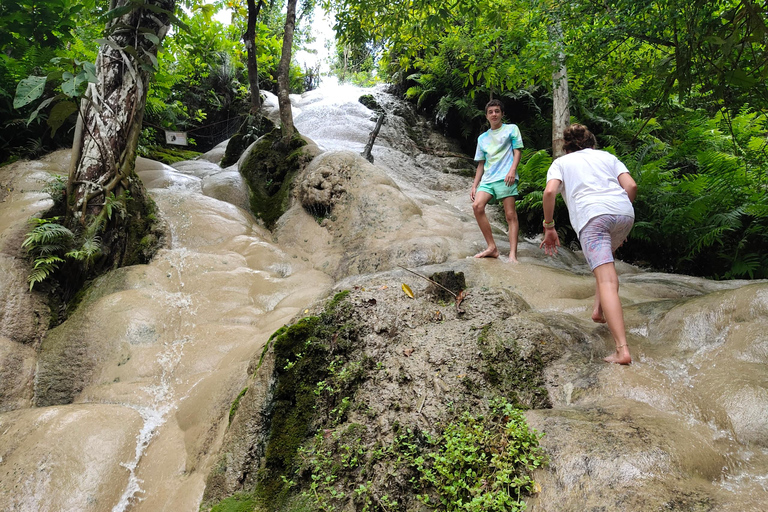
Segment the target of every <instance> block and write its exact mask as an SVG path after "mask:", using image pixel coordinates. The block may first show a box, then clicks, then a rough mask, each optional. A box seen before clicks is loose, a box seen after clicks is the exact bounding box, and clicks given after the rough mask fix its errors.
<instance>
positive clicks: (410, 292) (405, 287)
mask: <svg viewBox="0 0 768 512" xmlns="http://www.w3.org/2000/svg"><path fill="white" fill-rule="evenodd" d="M402 288H403V291H404V292H405V294H406V295H407V296H409V297H410V298H413V290H411V287H410V286H408V285H407V284H405V283H403V286H402Z"/></svg>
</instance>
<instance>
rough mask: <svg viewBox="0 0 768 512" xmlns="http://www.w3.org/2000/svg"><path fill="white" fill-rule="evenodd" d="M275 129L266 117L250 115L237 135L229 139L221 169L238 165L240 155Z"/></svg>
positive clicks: (273, 124)
mask: <svg viewBox="0 0 768 512" xmlns="http://www.w3.org/2000/svg"><path fill="white" fill-rule="evenodd" d="M274 129H275V123H273V122H272V121H270V120H269V119H268V118H266V117H264V116H254V115H249V116H247V117H246V119H245V121H243V124H241V125H240V128H239V129H238V130H237V133H236V134H234V135H233V136H232V138H231V139H229V143H227V149H226V150H225V151H224V157H223V158H222V159H221V163H220V164H219V165H221V167H229V166H230V165H233V164H235V163H237V161H238V160H239V159H240V155H242V154H243V151H245V150H246V149H247V148H248V146H250V145H251V144H252V143H254V142H256V140H258V138H259V137H261V136H262V135H265V134H267V133H270V132H271V131H272V130H274Z"/></svg>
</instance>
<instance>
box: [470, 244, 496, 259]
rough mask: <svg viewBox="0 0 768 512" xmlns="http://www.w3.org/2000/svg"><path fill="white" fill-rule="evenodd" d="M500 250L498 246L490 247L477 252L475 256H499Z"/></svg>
mask: <svg viewBox="0 0 768 512" xmlns="http://www.w3.org/2000/svg"><path fill="white" fill-rule="evenodd" d="M498 257H499V250H498V249H497V248H496V247H489V248H487V249H486V250H484V251H483V252H479V253H477V254H475V258H498Z"/></svg>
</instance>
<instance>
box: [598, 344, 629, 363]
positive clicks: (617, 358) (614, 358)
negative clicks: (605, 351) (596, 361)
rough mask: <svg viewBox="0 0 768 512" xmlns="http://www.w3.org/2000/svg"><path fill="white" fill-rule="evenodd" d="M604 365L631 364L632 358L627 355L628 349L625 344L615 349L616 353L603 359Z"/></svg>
mask: <svg viewBox="0 0 768 512" xmlns="http://www.w3.org/2000/svg"><path fill="white" fill-rule="evenodd" d="M603 361H605V362H606V363H614V364H630V363H631V362H632V356H631V355H629V347H627V344H626V343H625V344H624V345H621V346H619V347H616V352H614V353H613V354H611V355H609V356H608V357H605V358H603Z"/></svg>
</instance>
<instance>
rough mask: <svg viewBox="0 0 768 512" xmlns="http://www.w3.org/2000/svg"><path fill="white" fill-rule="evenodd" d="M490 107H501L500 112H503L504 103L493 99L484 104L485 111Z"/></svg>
mask: <svg viewBox="0 0 768 512" xmlns="http://www.w3.org/2000/svg"><path fill="white" fill-rule="evenodd" d="M491 107H499V108H500V109H501V113H502V114H503V113H504V104H503V103H502V102H501V100H496V99H493V100H491V101H489V102H488V103H486V104H485V113H486V114H487V113H488V109H489V108H491Z"/></svg>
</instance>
